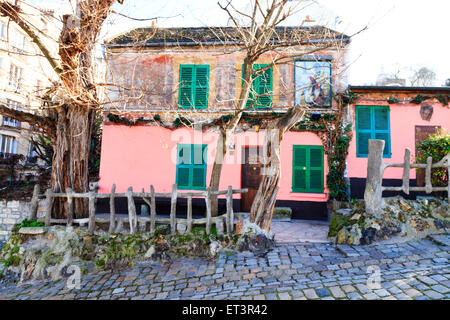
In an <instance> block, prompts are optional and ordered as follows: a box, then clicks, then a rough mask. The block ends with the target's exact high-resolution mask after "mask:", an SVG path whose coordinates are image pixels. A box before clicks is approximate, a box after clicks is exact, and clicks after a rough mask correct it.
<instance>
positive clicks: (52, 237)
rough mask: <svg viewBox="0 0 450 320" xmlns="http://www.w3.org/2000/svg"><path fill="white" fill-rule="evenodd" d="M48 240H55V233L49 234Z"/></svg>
mask: <svg viewBox="0 0 450 320" xmlns="http://www.w3.org/2000/svg"><path fill="white" fill-rule="evenodd" d="M47 239H48V240H53V239H55V236H54V235H53V233H49V234H48V236H47Z"/></svg>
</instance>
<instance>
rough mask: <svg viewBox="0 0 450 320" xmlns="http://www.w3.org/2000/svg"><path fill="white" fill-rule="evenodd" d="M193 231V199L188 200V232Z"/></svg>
mask: <svg viewBox="0 0 450 320" xmlns="http://www.w3.org/2000/svg"><path fill="white" fill-rule="evenodd" d="M191 231H192V197H191V196H189V197H188V200H187V232H191Z"/></svg>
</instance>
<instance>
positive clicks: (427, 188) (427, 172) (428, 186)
mask: <svg viewBox="0 0 450 320" xmlns="http://www.w3.org/2000/svg"><path fill="white" fill-rule="evenodd" d="M432 164H433V158H432V157H428V158H427V167H426V168H425V192H426V193H431V192H433V186H432V184H431V165H432Z"/></svg>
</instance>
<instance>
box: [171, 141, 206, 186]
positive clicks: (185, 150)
mask: <svg viewBox="0 0 450 320" xmlns="http://www.w3.org/2000/svg"><path fill="white" fill-rule="evenodd" d="M177 148H178V149H177V176H176V182H177V187H178V188H179V189H193V190H203V189H205V187H206V150H207V145H205V144H204V145H201V144H179V145H178V147H177Z"/></svg>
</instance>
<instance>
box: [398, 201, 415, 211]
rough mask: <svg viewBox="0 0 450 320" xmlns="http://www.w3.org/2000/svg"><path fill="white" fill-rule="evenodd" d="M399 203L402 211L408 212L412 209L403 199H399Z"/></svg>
mask: <svg viewBox="0 0 450 320" xmlns="http://www.w3.org/2000/svg"><path fill="white" fill-rule="evenodd" d="M399 203H400V208H402V210H403V211H406V212H410V211H411V210H412V207H411V206H410V205H409V204H408V203H407V202H406V201H405V200H403V199H400V201H399Z"/></svg>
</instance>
